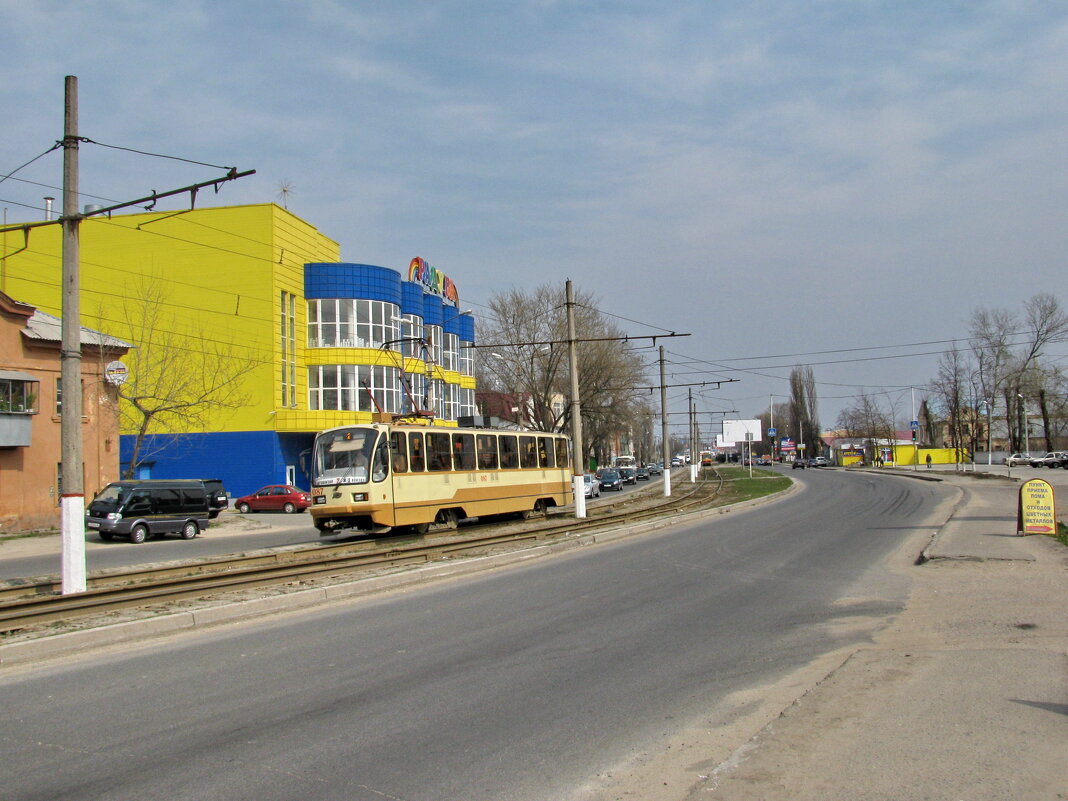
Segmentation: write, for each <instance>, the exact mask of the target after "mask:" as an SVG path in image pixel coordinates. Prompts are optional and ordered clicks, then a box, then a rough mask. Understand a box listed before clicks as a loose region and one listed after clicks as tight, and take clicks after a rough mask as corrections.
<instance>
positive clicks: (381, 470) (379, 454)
mask: <svg viewBox="0 0 1068 801" xmlns="http://www.w3.org/2000/svg"><path fill="white" fill-rule="evenodd" d="M388 475H389V444H388V443H387V442H386V440H385V438H384V437H383V438H382V439H381V440H379V442H378V445H377V446H376V447H375V457H374V461H373V462H372V463H371V480H372V481H385V480H386V476H388Z"/></svg>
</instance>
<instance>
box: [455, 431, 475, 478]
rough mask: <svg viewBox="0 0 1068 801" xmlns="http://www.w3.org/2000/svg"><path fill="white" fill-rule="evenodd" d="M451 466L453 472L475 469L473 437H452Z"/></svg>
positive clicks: (457, 435)
mask: <svg viewBox="0 0 1068 801" xmlns="http://www.w3.org/2000/svg"><path fill="white" fill-rule="evenodd" d="M452 464H453V469H455V470H474V469H475V435H474V434H453V435H452Z"/></svg>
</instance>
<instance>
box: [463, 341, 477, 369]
mask: <svg viewBox="0 0 1068 801" xmlns="http://www.w3.org/2000/svg"><path fill="white" fill-rule="evenodd" d="M471 344H472V343H470V342H465V341H464V340H460V365H459V370H460V375H474V374H475V359H474V356H473V354H474V352H475V351H474V349H473V348H472V347H471Z"/></svg>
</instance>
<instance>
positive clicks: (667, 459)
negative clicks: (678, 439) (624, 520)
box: [660, 345, 671, 498]
mask: <svg viewBox="0 0 1068 801" xmlns="http://www.w3.org/2000/svg"><path fill="white" fill-rule="evenodd" d="M660 437H661V439H662V441H661V443H660V458H661V460H662V461H663V462H664V469H663V470H662V471H661V472H662V473H663V475H664V497H665V498H670V497H671V442H670V440H669V439H668V411H667V381H666V380H665V377H664V346H663V345H661V346H660Z"/></svg>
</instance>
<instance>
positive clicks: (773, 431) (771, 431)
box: [768, 428, 779, 437]
mask: <svg viewBox="0 0 1068 801" xmlns="http://www.w3.org/2000/svg"><path fill="white" fill-rule="evenodd" d="M778 433H779V429H777V428H769V429H768V436H769V437H774V436H775V435H776V434H778Z"/></svg>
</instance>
